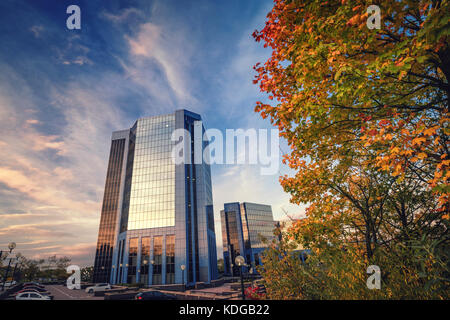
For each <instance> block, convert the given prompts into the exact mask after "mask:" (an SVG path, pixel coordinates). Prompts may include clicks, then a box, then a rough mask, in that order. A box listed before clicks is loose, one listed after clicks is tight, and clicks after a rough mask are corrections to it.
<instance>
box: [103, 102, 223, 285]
mask: <svg viewBox="0 0 450 320" xmlns="http://www.w3.org/2000/svg"><path fill="white" fill-rule="evenodd" d="M176 129H184V131H183V132H184V134H183V135H182V136H181V137H180V139H178V140H177V141H172V133H173V132H174V130H176ZM199 129H200V130H199ZM204 132H205V129H204V127H203V124H202V122H201V117H200V116H199V115H197V114H195V113H192V112H189V111H187V110H177V111H175V112H174V113H173V114H169V115H163V116H155V117H149V118H142V119H138V120H137V121H136V123H135V124H134V125H133V127H131V128H130V129H128V130H123V131H117V132H114V133H113V137H114V136H116V135H118V134H119V135H120V136H124V137H125V139H124V143H123V144H124V145H123V147H122V151H121V152H122V157H123V159H122V163H121V164H120V169H119V171H118V172H117V173H118V174H119V175H121V179H120V181H118V185H117V194H116V198H117V199H116V200H117V201H116V204H115V207H114V208H115V214H116V216H115V218H114V219H113V220H114V221H115V222H114V223H113V225H112V226H113V227H114V228H112V229H111V234H112V235H113V239H112V244H113V245H114V244H115V247H114V248H113V250H112V253H111V256H112V258H111V259H112V267H111V266H110V267H109V268H107V269H108V270H110V271H109V272H110V274H107V275H105V278H106V279H105V280H103V281H102V282H110V283H113V284H114V283H125V282H126V283H142V284H144V285H166V284H177V283H181V282H182V280H183V276H182V274H184V275H185V276H184V280H185V282H186V283H188V284H194V283H196V282H199V281H204V282H209V281H210V280H212V279H216V278H217V252H216V240H215V231H214V214H213V206H212V187H211V172H210V167H209V165H208V164H206V163H203V164H189V163H183V164H175V163H174V162H173V159H172V151H173V149H174V146H175V145H176V144H178V143H182V144H183V146H189V147H191V150H189V151H188V150H186V151H185V152H188V153H187V154H186V155H188V156H190V157H191V160H194V157H195V154H196V153H195V152H199V153H200V152H201V153H202V154H203V150H204V149H205V148H206V146H207V142H205V141H203V139H201V138H202V137H197V136H196V135H199V133H200V134H202V135H203V133H204ZM195 138H200V139H199V140H200V141H203V142H201V143H202V144H201V145H200V146H201V148H200V150H199V149H198V148H197V147H198V146H197V147H196V145H195V143H194V141H197V140H195ZM113 140H115V139H113ZM111 159H112V157H110V161H112V160H111ZM192 162H193V161H192ZM105 192H106V191H105ZM102 219H103V212H102ZM99 236H100V234H99ZM181 265H185V266H186V270H185V271H184V273H182V271H181V268H180V267H181ZM108 277H109V279H108Z"/></svg>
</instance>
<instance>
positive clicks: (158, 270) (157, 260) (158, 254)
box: [152, 236, 163, 284]
mask: <svg viewBox="0 0 450 320" xmlns="http://www.w3.org/2000/svg"><path fill="white" fill-rule="evenodd" d="M162 242H163V237H162V236H158V237H154V238H153V281H152V284H161V283H162V245H163V243H162Z"/></svg>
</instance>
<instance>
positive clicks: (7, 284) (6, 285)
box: [5, 281, 17, 288]
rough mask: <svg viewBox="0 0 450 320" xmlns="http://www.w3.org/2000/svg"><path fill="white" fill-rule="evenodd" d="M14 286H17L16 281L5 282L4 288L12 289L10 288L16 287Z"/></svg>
mask: <svg viewBox="0 0 450 320" xmlns="http://www.w3.org/2000/svg"><path fill="white" fill-rule="evenodd" d="M16 284H17V282H16V281H6V282H5V288H9V287H12V286H14V285H16Z"/></svg>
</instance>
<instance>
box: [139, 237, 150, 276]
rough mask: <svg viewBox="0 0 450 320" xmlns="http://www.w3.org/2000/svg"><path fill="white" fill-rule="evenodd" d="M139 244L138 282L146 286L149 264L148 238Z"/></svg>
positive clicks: (144, 238)
mask: <svg viewBox="0 0 450 320" xmlns="http://www.w3.org/2000/svg"><path fill="white" fill-rule="evenodd" d="M141 241H142V243H141V278H140V282H141V283H144V284H148V279H149V278H148V271H149V264H150V237H143V238H142V240H141Z"/></svg>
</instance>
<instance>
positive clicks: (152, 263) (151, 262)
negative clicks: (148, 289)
mask: <svg viewBox="0 0 450 320" xmlns="http://www.w3.org/2000/svg"><path fill="white" fill-rule="evenodd" d="M150 264H151V265H152V286H153V285H154V283H153V279H154V278H155V277H154V276H153V273H154V271H155V260H153V259H152V260H150Z"/></svg>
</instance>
